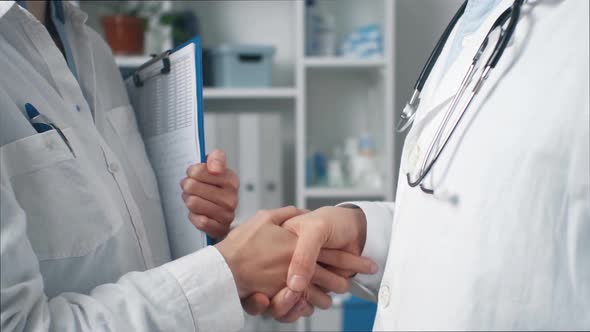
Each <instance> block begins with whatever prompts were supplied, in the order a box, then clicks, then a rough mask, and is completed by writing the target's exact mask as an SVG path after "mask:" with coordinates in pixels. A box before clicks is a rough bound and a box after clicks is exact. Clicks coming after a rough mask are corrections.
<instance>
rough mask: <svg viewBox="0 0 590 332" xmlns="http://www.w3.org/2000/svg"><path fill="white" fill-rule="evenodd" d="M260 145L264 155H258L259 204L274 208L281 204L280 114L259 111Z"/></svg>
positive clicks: (281, 149)
mask: <svg viewBox="0 0 590 332" xmlns="http://www.w3.org/2000/svg"><path fill="white" fill-rule="evenodd" d="M259 117H260V128H261V132H260V145H261V147H262V148H261V150H262V151H264V156H260V167H261V177H260V179H261V184H260V186H261V188H260V193H261V200H260V202H261V204H260V208H262V209H276V208H279V207H281V206H283V181H282V179H283V176H282V174H283V172H282V168H283V155H282V151H283V144H282V140H281V137H282V130H281V115H280V114H279V113H260V115H259Z"/></svg>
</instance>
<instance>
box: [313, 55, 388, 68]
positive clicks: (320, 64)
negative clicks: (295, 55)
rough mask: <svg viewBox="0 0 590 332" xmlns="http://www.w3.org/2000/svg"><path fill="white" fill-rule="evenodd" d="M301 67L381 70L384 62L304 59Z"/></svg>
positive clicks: (347, 59) (381, 60)
mask: <svg viewBox="0 0 590 332" xmlns="http://www.w3.org/2000/svg"><path fill="white" fill-rule="evenodd" d="M303 65H304V66H305V67H307V68H327V69H328V68H329V69H363V68H376V69H378V68H383V67H384V66H385V65H386V61H385V60H384V59H383V58H378V59H355V58H341V57H329V58H322V57H306V58H304V59H303Z"/></svg>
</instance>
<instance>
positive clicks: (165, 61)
mask: <svg viewBox="0 0 590 332" xmlns="http://www.w3.org/2000/svg"><path fill="white" fill-rule="evenodd" d="M170 54H172V51H166V52H163V53H162V54H160V55H158V56H156V57H154V58H153V59H151V60H150V61H148V62H146V63H144V64H143V65H141V66H140V67H139V68H137V70H136V71H135V73H134V74H133V84H135V86H136V87H142V86H143V85H144V83H145V82H146V81H147V80H149V79H151V78H154V77H156V76H158V75H164V74H169V73H170ZM160 60H162V69H160V72H159V73H157V74H155V75H151V76H148V77H144V78H143V79H142V78H141V75H140V72H141V71H142V70H144V69H146V68H148V67H150V66H151V65H153V64H155V63H156V62H158V61H160Z"/></svg>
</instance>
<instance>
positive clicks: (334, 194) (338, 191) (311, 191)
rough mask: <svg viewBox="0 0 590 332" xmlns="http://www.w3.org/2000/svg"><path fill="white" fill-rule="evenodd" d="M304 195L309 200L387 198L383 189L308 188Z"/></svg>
mask: <svg viewBox="0 0 590 332" xmlns="http://www.w3.org/2000/svg"><path fill="white" fill-rule="evenodd" d="M304 194H305V196H306V197H307V198H364V197H383V196H385V193H384V191H383V190H382V189H367V188H329V187H311V188H310V187H308V188H306V189H305V192H304Z"/></svg>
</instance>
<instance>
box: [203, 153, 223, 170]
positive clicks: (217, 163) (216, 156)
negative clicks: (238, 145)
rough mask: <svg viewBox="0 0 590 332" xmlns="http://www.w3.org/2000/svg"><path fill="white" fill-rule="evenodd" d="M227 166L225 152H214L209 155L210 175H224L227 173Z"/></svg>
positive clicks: (208, 167) (208, 166)
mask: <svg viewBox="0 0 590 332" xmlns="http://www.w3.org/2000/svg"><path fill="white" fill-rule="evenodd" d="M225 164H226V157H225V152H223V151H221V150H213V151H212V152H211V153H210V154H209V155H207V171H209V173H210V174H213V175H217V174H222V173H223V172H225Z"/></svg>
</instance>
